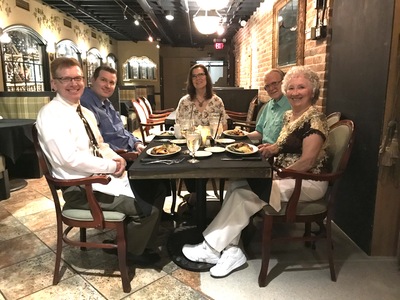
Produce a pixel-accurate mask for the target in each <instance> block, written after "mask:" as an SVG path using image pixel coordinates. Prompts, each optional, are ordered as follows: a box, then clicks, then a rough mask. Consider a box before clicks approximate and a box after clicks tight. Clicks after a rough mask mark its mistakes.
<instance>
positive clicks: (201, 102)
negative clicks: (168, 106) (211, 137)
mask: <svg viewBox="0 0 400 300" xmlns="http://www.w3.org/2000/svg"><path fill="white" fill-rule="evenodd" d="M186 90H187V95H185V96H183V97H182V98H181V99H180V100H179V103H178V108H177V113H176V123H178V124H179V122H180V121H181V120H185V119H190V120H191V121H192V124H193V126H198V125H202V126H209V125H210V121H209V118H210V116H211V114H214V113H217V114H220V115H221V124H222V127H223V129H224V130H226V129H227V120H226V112H225V107H224V103H223V102H222V99H221V98H220V97H218V96H217V95H216V94H214V92H213V86H212V82H211V77H210V74H209V73H208V70H207V68H206V67H205V66H203V65H200V64H197V65H194V66H193V67H191V68H190V70H189V74H188V77H187V83H186Z"/></svg>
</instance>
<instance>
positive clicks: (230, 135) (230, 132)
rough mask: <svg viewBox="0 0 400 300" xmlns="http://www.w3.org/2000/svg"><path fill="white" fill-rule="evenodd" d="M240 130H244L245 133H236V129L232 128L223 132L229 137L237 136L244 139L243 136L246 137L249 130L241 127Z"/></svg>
mask: <svg viewBox="0 0 400 300" xmlns="http://www.w3.org/2000/svg"><path fill="white" fill-rule="evenodd" d="M238 130H239V131H240V132H242V133H243V135H238V134H234V133H233V131H234V129H231V130H225V131H224V132H223V134H224V135H225V136H228V137H230V138H236V139H242V138H245V137H246V135H247V134H248V132H247V131H244V130H241V129H238Z"/></svg>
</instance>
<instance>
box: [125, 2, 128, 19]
mask: <svg viewBox="0 0 400 300" xmlns="http://www.w3.org/2000/svg"><path fill="white" fill-rule="evenodd" d="M127 8H128V5H125V9H124V20H127V19H128V18H127V16H126V9H127Z"/></svg>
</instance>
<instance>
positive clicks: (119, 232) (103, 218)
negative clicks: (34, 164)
mask: <svg viewBox="0 0 400 300" xmlns="http://www.w3.org/2000/svg"><path fill="white" fill-rule="evenodd" d="M32 136H33V142H34V146H35V150H36V154H37V156H38V158H39V163H40V167H41V169H42V172H43V174H44V176H45V177H46V181H47V184H48V186H49V188H50V191H51V194H52V197H53V201H54V205H55V210H56V218H57V249H56V263H55V268H54V275H53V285H56V284H58V282H59V281H60V279H61V276H62V275H61V274H62V273H60V263H61V253H62V250H63V242H65V243H66V244H68V245H71V246H75V247H81V250H86V248H103V249H117V253H118V265H119V270H120V273H121V279H122V288H123V291H124V292H125V293H129V292H130V291H131V285H130V278H129V276H128V269H127V265H126V224H127V220H128V219H127V217H126V215H125V214H123V213H119V212H114V211H103V210H102V209H101V208H100V205H99V203H98V202H97V200H96V197H95V195H94V193H93V189H92V184H93V183H101V184H108V183H109V182H110V178H109V177H108V176H105V175H101V176H100V175H98V176H90V177H85V178H80V179H68V180H67V179H57V178H55V177H53V176H52V173H51V165H50V163H49V162H48V160H47V158H46V157H45V155H44V153H43V150H42V148H41V146H40V144H39V140H38V132H37V129H36V125H33V128H32ZM70 186H85V190H86V197H87V200H88V204H89V209H88V210H84V209H67V210H63V209H62V208H61V204H60V199H59V197H58V193H57V190H59V189H61V188H67V187H70ZM64 224H65V225H66V226H67V227H66V228H65V230H63V226H64ZM74 227H76V228H79V230H80V239H79V240H75V239H73V238H70V237H69V236H68V234H69V233H70V231H71V230H72V229H73V228H74ZM88 228H93V229H99V230H103V229H113V230H115V231H116V244H108V243H107V244H105V243H98V242H92V241H87V240H86V229H88Z"/></svg>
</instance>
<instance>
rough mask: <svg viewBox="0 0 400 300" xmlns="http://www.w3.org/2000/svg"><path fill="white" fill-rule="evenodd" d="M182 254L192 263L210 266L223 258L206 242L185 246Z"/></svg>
mask: <svg viewBox="0 0 400 300" xmlns="http://www.w3.org/2000/svg"><path fill="white" fill-rule="evenodd" d="M182 253H183V255H185V256H186V258H187V259H189V260H191V261H194V262H205V263H209V264H216V263H217V262H218V260H219V258H220V256H221V254H220V253H219V252H218V251H216V250H214V249H212V248H211V247H210V246H208V244H207V243H206V242H205V241H204V242H203V243H201V244H197V245H187V244H186V245H184V246H183V248H182Z"/></svg>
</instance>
